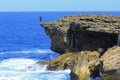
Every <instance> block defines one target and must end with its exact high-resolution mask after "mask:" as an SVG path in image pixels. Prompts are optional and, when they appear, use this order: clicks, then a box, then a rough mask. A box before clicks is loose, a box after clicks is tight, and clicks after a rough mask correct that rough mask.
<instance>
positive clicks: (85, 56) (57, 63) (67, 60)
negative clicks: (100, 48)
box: [48, 51, 100, 80]
mask: <svg viewBox="0 0 120 80" xmlns="http://www.w3.org/2000/svg"><path fill="white" fill-rule="evenodd" d="M99 55H100V54H99V53H98V52H97V51H92V52H91V51H81V52H77V53H70V52H68V53H65V54H62V55H61V56H58V57H57V58H55V59H53V60H52V61H51V62H50V63H49V65H48V70H64V69H70V70H71V80H89V79H90V75H95V74H97V73H98V69H97V70H96V67H97V66H98V65H99ZM95 70H96V72H95Z"/></svg>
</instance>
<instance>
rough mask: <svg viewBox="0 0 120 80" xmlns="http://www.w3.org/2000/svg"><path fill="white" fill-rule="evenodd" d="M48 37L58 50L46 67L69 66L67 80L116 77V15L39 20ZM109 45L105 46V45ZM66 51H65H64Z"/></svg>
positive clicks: (119, 56)
mask: <svg viewBox="0 0 120 80" xmlns="http://www.w3.org/2000/svg"><path fill="white" fill-rule="evenodd" d="M41 26H42V27H43V28H44V29H45V31H46V33H47V34H48V35H49V37H50V39H51V45H52V47H51V49H52V50H53V51H55V52H58V53H60V54H62V55H61V56H58V57H57V58H55V59H53V60H52V61H47V62H39V64H48V67H47V68H48V70H64V69H70V70H71V74H70V75H71V80H89V79H90V76H92V77H96V76H99V74H100V76H101V79H102V80H120V47H114V46H116V45H117V46H120V17H118V16H109V15H99V14H95V15H76V16H65V17H64V18H60V19H59V20H57V21H54V22H45V23H41ZM108 48H109V49H108ZM66 52H67V53H66Z"/></svg>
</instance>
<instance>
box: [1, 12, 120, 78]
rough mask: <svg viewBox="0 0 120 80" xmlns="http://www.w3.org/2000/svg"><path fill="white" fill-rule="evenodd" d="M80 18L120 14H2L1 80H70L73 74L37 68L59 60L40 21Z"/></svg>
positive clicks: (116, 13) (66, 71)
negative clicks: (68, 17)
mask: <svg viewBox="0 0 120 80" xmlns="http://www.w3.org/2000/svg"><path fill="white" fill-rule="evenodd" d="M78 14H107V15H116V16H120V13H119V12H0V80H70V70H64V71H47V70H46V66H38V65H36V64H35V63H36V62H38V61H44V60H52V59H54V58H55V57H57V56H59V54H58V53H55V52H53V51H51V50H50V46H51V43H50V39H49V37H48V36H47V35H46V33H45V31H44V29H43V28H42V27H41V26H40V20H39V17H40V16H42V19H43V20H42V21H43V22H48V21H55V20H57V19H59V18H61V17H64V16H69V15H78ZM91 80H92V79H91ZM94 80H100V78H96V79H94Z"/></svg>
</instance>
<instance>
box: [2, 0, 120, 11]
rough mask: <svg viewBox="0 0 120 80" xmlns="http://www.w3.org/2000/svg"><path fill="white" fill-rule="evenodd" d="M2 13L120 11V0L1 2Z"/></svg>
mask: <svg viewBox="0 0 120 80" xmlns="http://www.w3.org/2000/svg"><path fill="white" fill-rule="evenodd" d="M0 11H120V0H0Z"/></svg>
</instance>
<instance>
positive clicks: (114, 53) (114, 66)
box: [100, 47, 120, 80]
mask: <svg viewBox="0 0 120 80" xmlns="http://www.w3.org/2000/svg"><path fill="white" fill-rule="evenodd" d="M100 73H101V78H102V80H120V47H113V48H109V49H108V50H107V51H106V52H105V53H104V55H103V56H102V57H101V68H100Z"/></svg>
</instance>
